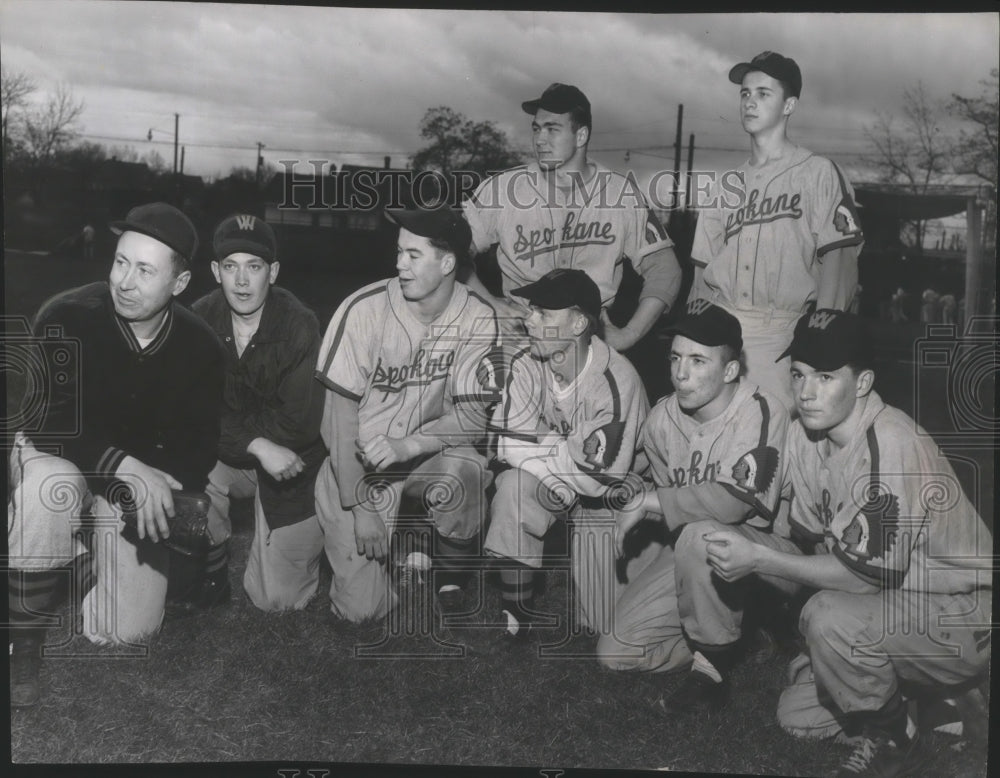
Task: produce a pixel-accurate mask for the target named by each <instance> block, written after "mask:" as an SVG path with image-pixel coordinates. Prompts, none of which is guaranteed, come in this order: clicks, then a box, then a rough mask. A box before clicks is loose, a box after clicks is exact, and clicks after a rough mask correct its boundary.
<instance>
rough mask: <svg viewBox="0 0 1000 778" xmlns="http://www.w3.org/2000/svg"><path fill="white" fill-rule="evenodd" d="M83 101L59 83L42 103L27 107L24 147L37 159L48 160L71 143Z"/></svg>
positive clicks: (67, 87) (75, 133)
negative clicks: (37, 105)
mask: <svg viewBox="0 0 1000 778" xmlns="http://www.w3.org/2000/svg"><path fill="white" fill-rule="evenodd" d="M83 108H84V104H83V101H82V100H77V99H76V98H75V97H74V96H73V90H72V89H71V88H70V87H69V86H67V85H66V84H59V85H58V86H57V87H56V91H55V94H53V95H51V96H50V97H49V99H48V100H46V101H45V102H44V103H43V104H42V105H41V106H39V107H37V108H35V109H34V110H30V109H29V110H27V111H26V113H25V116H24V144H25V149H26V151H27V153H28V155H29V157H31V159H32V160H33V161H35V162H47V161H49V160H51V159H52V158H53V156H54V155H55V154H56V153H57V152H59V151H62V150H63V149H65V148H66V147H68V146H69V145H70V144H71V143H72V142H73V140H74V139H75V138H76V136H77V132H76V124H77V121H78V120H79V118H80V115H81V114H82V113H83Z"/></svg>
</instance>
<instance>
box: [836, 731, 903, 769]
mask: <svg viewBox="0 0 1000 778" xmlns="http://www.w3.org/2000/svg"><path fill="white" fill-rule="evenodd" d="M919 743H920V740H919V736H918V735H917V734H916V733H914V735H913V737H911V738H910V739H909V742H908V743H906V744H904V745H903V746H897V745H896V744H895V743H894V742H893V741H892V740H890V739H889V737H888V736H886V735H885V734H882V733H879V734H877V735H871V734H866V735H864V736H863V737H862V738H861V740H860V742H859V743H858V744H857V746H855V748H854V750H853V751H852V752H851V754H850V755H849V756H848V757H847V758H846V759H845V760H844V761H843V762H841V763H840V766H839V767H838V768H837V770H836V772H834V773H833V774H832V776H833V778H862V776H863V777H864V778H896V776H900V775H905V774H906V773H908V772H910V771H911V770H913V769H914V768H915V767H916V766H917V764H919V762H920V748H919Z"/></svg>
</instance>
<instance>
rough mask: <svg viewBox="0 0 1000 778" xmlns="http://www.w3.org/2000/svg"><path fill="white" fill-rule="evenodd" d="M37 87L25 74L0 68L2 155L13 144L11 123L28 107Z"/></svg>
mask: <svg viewBox="0 0 1000 778" xmlns="http://www.w3.org/2000/svg"><path fill="white" fill-rule="evenodd" d="M36 88H37V87H36V86H35V82H34V81H33V80H32V79H31V77H30V76H29V75H28V74H27V73H22V72H20V71H17V70H7V69H6V68H0V104H2V108H3V153H4V158H6V156H7V151H8V147H9V145H10V144H12V143H13V140H12V139H11V136H10V130H11V128H12V122H13V121H16V120H17V118H18V115H19V114H20V113H21V112H23V111H24V110H25V108H27V106H28V98H29V97H30V96H31V93H32V92H34V91H35V89H36Z"/></svg>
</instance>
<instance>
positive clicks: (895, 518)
mask: <svg viewBox="0 0 1000 778" xmlns="http://www.w3.org/2000/svg"><path fill="white" fill-rule="evenodd" d="M787 451H788V455H787V457H786V462H787V473H786V487H788V488H790V490H791V501H792V502H791V513H790V515H789V524H790V529H791V534H792V536H793V537H796V538H799V539H802V540H806V541H809V542H813V543H822V544H823V545H824V546H825V548H826V550H827V551H828V552H829V553H832V554H834V555H836V557H837V558H838V559H839V560H840V561H841V562H843V563H844V564H845V565H846V566H847V567H848V569H850V570H851V572H853V573H855V574H856V575H857V576H858V577H860V578H862V579H863V580H865V581H867V582H869V583H871V584H874V585H876V586H879V587H883V588H894V587H902V589H904V590H911V591H924V592H937V593H947V594H957V593H961V592H969V591H972V590H973V589H974V588H976V587H977V586H983V587H988V586H989V584H990V570H991V559H992V549H993V541H992V537H991V535H990V531H989V530H988V529H987V527H986V525H985V524H984V523H983V520H982V519H981V518H980V517H979V514H978V513H977V512H976V510H975V508H974V507H973V506H972V504H971V503H970V502H969V500H968V499H967V498H966V496H965V493H964V492H963V491H962V486H961V484H960V483H959V482H958V479H957V478H956V477H955V472H954V470H953V469H952V467H951V464H950V463H949V462H948V460H947V459H945V458H944V456H943V455H942V454H941V451H940V449H938V447H937V445H936V444H935V443H934V441H933V440H932V439H931V438H930V436H928V435H927V433H926V432H924V430H922V429H921V428H920V427H919V426H917V424H916V423H915V422H914V421H913V420H912V419H911V418H910V417H909V416H907V415H906V414H905V413H903V412H902V411H900V410H898V409H896V408H893V407H891V406H888V405H886V404H885V403H884V402H883V401H882V399H881V398H880V397H879V396H878V394H877V393H875V392H872V393H871V394H870V395H869V397H868V405H867V407H866V408H865V412H864V414H863V415H862V416H861V418H860V419H859V420H858V424H857V428H856V430H855V433H854V436H853V439H852V440H851V442H850V443H849V444H848V445H847V446H846V447H844V448H843V449H840V450H832V449H831V447H830V443H829V441H828V440H826V439H821V440H819V441H814V440H810V439H809V437H808V436H807V434H806V430H805V428H804V427H803V426H802V425H801V424H793V425H791V429H790V430H789V434H788V445H787Z"/></svg>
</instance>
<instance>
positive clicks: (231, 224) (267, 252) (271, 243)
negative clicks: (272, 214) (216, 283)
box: [212, 213, 278, 264]
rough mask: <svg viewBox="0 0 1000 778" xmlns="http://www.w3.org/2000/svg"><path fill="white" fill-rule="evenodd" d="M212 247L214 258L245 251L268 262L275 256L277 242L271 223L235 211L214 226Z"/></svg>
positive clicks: (223, 257) (222, 257)
mask: <svg viewBox="0 0 1000 778" xmlns="http://www.w3.org/2000/svg"><path fill="white" fill-rule="evenodd" d="M212 249H213V251H214V252H215V258H216V259H219V260H221V259H225V258H226V257H228V256H229V255H230V254H237V253H245V254H253V255H254V256H255V257H260V258H261V259H263V260H264V261H265V262H267V263H269V264H270V263H271V262H273V261H274V260H275V258H276V257H277V254H278V242H277V240H276V239H275V237H274V230H272V229H271V225H270V224H268V223H267V222H266V221H264V220H263V219H261V218H260V217H259V216H253V215H252V214H249V213H235V214H233V215H232V216H229V217H227V218H225V219H223V220H222V221H221V222H220V223H219V226H218V227H216V228H215V236H214V237H213V238H212Z"/></svg>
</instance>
